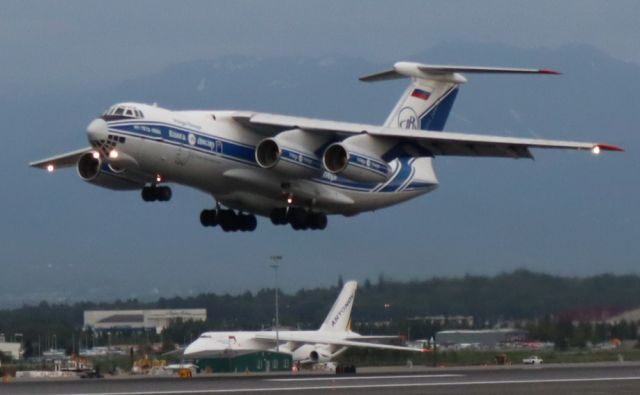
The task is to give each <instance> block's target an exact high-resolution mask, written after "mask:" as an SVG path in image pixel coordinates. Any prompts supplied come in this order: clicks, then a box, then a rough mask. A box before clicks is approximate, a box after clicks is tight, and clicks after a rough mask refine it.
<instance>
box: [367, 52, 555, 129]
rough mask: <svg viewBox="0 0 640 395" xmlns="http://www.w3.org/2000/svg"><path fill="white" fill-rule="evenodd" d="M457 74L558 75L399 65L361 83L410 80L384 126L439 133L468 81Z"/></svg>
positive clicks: (469, 67)
mask: <svg viewBox="0 0 640 395" xmlns="http://www.w3.org/2000/svg"><path fill="white" fill-rule="evenodd" d="M460 73H501V74H504V73H507V74H559V73H558V72H556V71H553V70H547V69H517V68H503V67H473V66H437V65H428V64H421V63H411V62H398V63H396V64H394V65H393V69H391V70H387V71H383V72H381V73H376V74H371V75H368V76H365V77H362V78H360V80H361V81H366V82H370V81H383V80H391V79H399V78H411V80H412V81H411V84H409V87H408V88H407V90H405V92H404V93H403V94H402V96H401V97H400V100H399V101H398V103H397V104H396V106H395V107H394V108H393V111H391V114H390V115H389V117H388V118H387V120H386V121H385V123H384V126H388V127H396V128H403V129H423V130H435V131H442V130H443V129H444V126H445V124H446V122H447V119H448V118H449V113H450V112H451V108H452V107H453V103H454V101H455V100H456V96H457V94H458V86H459V85H461V84H464V83H465V82H467V80H466V78H464V76H462V74H460Z"/></svg>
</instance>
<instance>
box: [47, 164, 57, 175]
mask: <svg viewBox="0 0 640 395" xmlns="http://www.w3.org/2000/svg"><path fill="white" fill-rule="evenodd" d="M55 169H56V168H55V167H54V166H53V165H47V171H48V172H49V173H53V171H54V170H55Z"/></svg>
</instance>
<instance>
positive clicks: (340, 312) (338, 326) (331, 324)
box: [320, 281, 358, 332]
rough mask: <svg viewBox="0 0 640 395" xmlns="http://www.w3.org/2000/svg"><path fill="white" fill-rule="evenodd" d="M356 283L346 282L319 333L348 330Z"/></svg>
mask: <svg viewBox="0 0 640 395" xmlns="http://www.w3.org/2000/svg"><path fill="white" fill-rule="evenodd" d="M357 288H358V283H357V282H356V281H347V282H346V283H345V284H344V287H342V291H340V295H338V299H336V301H335V303H334V304H333V307H331V310H330V311H329V314H328V315H327V318H325V320H324V322H323V323H322V325H321V326H320V331H321V332H344V331H347V330H349V321H350V320H351V308H352V307H353V301H354V299H355V297H356V289H357Z"/></svg>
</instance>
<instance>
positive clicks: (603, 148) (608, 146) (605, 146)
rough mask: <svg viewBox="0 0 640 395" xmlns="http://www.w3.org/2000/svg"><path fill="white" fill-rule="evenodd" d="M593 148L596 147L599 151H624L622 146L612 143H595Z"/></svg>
mask: <svg viewBox="0 0 640 395" xmlns="http://www.w3.org/2000/svg"><path fill="white" fill-rule="evenodd" d="M593 149H594V150H595V149H598V150H599V151H615V152H624V148H622V147H618V146H617V145H612V144H596V145H594V146H593Z"/></svg>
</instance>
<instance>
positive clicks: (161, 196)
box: [156, 187, 172, 202]
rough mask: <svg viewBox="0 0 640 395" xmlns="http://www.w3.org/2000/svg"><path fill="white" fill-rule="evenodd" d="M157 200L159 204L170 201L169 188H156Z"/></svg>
mask: <svg viewBox="0 0 640 395" xmlns="http://www.w3.org/2000/svg"><path fill="white" fill-rule="evenodd" d="M156 195H157V199H158V200H159V201H161V202H168V201H169V200H171V195H172V193H171V188H169V187H158V188H156Z"/></svg>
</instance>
